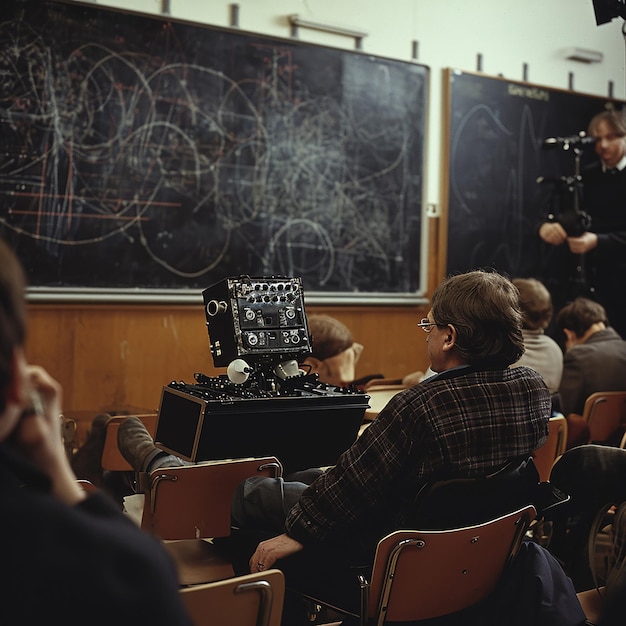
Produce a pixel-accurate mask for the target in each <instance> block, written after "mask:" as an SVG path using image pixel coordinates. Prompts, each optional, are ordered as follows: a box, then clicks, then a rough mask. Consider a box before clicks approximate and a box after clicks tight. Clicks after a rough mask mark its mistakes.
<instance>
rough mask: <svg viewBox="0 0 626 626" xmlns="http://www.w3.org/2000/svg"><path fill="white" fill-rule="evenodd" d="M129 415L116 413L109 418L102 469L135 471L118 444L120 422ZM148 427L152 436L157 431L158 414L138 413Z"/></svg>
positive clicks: (103, 449)
mask: <svg viewBox="0 0 626 626" xmlns="http://www.w3.org/2000/svg"><path fill="white" fill-rule="evenodd" d="M127 417H128V415H114V416H113V417H111V419H109V421H108V422H107V425H106V434H105V438H104V447H103V448H102V461H101V464H102V469H103V470H109V471H112V472H132V471H134V470H133V468H132V467H131V465H130V463H128V461H127V460H126V459H125V458H124V457H123V456H122V453H121V452H120V449H119V448H118V446H117V431H118V429H119V427H120V424H121V423H122V422H123V421H124V420H125V419H126V418H127ZM135 417H138V418H139V419H140V420H141V421H142V422H143V423H144V426H145V427H146V429H147V431H148V432H149V433H150V435H151V436H152V437H154V433H155V431H156V422H157V414H156V413H146V414H145V415H136V416H135Z"/></svg>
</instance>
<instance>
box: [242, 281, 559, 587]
mask: <svg viewBox="0 0 626 626" xmlns="http://www.w3.org/2000/svg"><path fill="white" fill-rule="evenodd" d="M418 326H419V327H420V328H421V329H422V330H423V331H425V333H426V335H425V339H426V342H427V345H428V354H429V357H430V361H431V366H432V369H433V370H434V371H435V372H436V375H435V376H432V377H430V378H428V379H427V380H424V381H422V382H421V383H419V384H417V385H415V386H414V387H411V388H409V389H406V390H404V391H401V392H400V393H398V394H397V395H396V396H394V397H393V398H392V399H391V400H390V401H389V403H388V404H387V406H386V407H385V408H383V410H382V411H381V412H380V413H379V415H378V417H377V418H376V419H375V420H374V421H373V422H372V424H371V425H370V426H369V428H368V429H366V430H365V431H364V432H363V434H362V435H361V436H360V437H359V439H358V440H357V441H356V442H355V443H354V444H353V445H352V447H350V448H349V449H348V450H347V451H346V452H345V453H344V454H343V455H342V456H341V457H340V458H339V460H338V462H337V464H336V465H335V466H333V467H332V468H330V469H328V470H327V471H326V472H324V473H323V474H322V475H321V476H319V477H318V478H317V479H316V480H315V481H314V482H313V483H312V484H311V485H310V486H308V487H307V486H306V485H300V486H298V485H293V484H288V483H284V482H282V481H281V480H280V479H260V480H257V479H252V480H249V481H246V482H244V483H243V485H242V486H241V489H240V492H239V494H238V496H237V497H236V499H235V500H234V502H233V519H234V522H235V524H236V525H237V526H239V527H240V528H244V529H251V528H255V527H256V528H259V527H261V528H262V529H263V530H264V531H265V532H266V535H265V536H271V535H272V534H275V535H276V536H274V537H272V538H270V539H267V540H265V541H261V542H260V543H259V544H258V545H257V546H256V548H251V549H250V552H248V554H250V553H251V552H253V553H252V556H251V557H250V558H249V560H248V561H247V563H246V566H247V567H249V570H250V571H252V572H255V571H260V570H264V569H268V568H271V567H280V568H282V569H283V570H284V571H285V573H286V576H287V584H288V586H289V585H290V583H291V582H293V583H294V584H295V585H296V586H297V587H299V588H302V585H307V584H322V585H326V586H328V587H331V588H329V589H326V590H325V591H324V592H322V593H326V592H328V593H331V594H332V593H339V594H340V593H341V591H339V590H340V589H341V585H340V584H339V583H336V580H335V579H333V582H332V583H330V584H328V581H329V580H330V579H329V572H330V571H331V570H333V568H334V566H337V569H334V570H333V571H336V572H339V571H340V570H341V567H340V565H338V564H341V563H343V564H344V565H345V564H346V562H354V561H355V560H357V561H358V562H365V563H367V562H369V563H371V560H372V557H373V554H374V550H375V546H376V543H377V541H378V540H379V539H381V538H382V537H383V536H384V535H385V534H387V533H388V532H390V531H392V530H395V529H398V528H403V527H405V525H406V524H410V515H411V510H412V503H413V500H414V498H415V496H416V494H417V493H418V491H419V489H420V487H421V486H423V485H424V484H425V483H427V482H428V481H431V480H433V479H434V478H437V479H441V478H447V477H453V476H463V477H481V476H486V475H489V474H491V473H493V472H494V471H496V470H498V469H499V468H501V467H503V466H504V465H505V464H507V462H510V461H511V460H513V459H517V458H519V457H523V456H528V455H530V454H531V453H532V451H533V450H535V449H537V448H538V447H539V446H540V445H541V444H542V443H543V442H544V441H545V439H546V436H547V432H548V420H549V417H550V413H551V399H550V392H549V391H548V389H547V387H546V385H545V383H544V382H543V379H542V378H541V376H540V375H539V374H537V373H536V372H535V371H533V370H531V369H530V368H527V367H517V368H509V365H511V364H512V363H515V362H516V361H517V360H518V359H519V357H520V356H521V354H522V353H523V351H524V343H523V337H522V312H521V310H520V307H519V301H518V291H517V289H516V288H515V286H514V285H513V284H512V283H511V282H510V281H509V280H508V279H506V278H504V277H503V276H501V275H499V274H497V273H492V272H483V271H474V272H469V273H466V274H461V275H457V276H453V277H451V278H448V279H446V280H444V281H443V282H442V284H441V285H440V286H439V287H438V288H437V289H436V290H435V292H434V293H433V296H432V308H431V310H430V311H429V313H428V317H426V318H424V319H422V320H421V321H420V322H419V323H418ZM272 488H273V489H274V490H275V492H276V494H275V495H276V497H275V498H274V499H273V500H272V499H271V498H266V496H267V494H268V490H269V491H271V489H272ZM270 502H272V503H273V504H274V505H275V504H276V503H277V502H278V506H277V507H275V508H274V509H273V510H272V509H271V507H269V503H270ZM266 504H267V505H268V508H264V507H265V505H266ZM272 531H273V532H272ZM368 559H369V560H368ZM332 564H334V565H332ZM316 565H319V566H320V567H321V569H320V570H319V576H315V572H316ZM246 569H247V568H246ZM303 581H304V582H303ZM312 581H313V582H312Z"/></svg>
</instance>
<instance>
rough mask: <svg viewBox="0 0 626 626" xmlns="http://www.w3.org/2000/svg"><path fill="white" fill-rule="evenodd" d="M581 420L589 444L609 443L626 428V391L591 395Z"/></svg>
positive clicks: (602, 392) (601, 392) (599, 392)
mask: <svg viewBox="0 0 626 626" xmlns="http://www.w3.org/2000/svg"><path fill="white" fill-rule="evenodd" d="M583 419H584V420H585V421H586V422H587V425H588V427H589V433H590V441H591V442H605V441H609V440H610V439H611V437H614V436H615V435H616V433H618V432H620V430H621V429H623V428H624V426H626V391H598V392H596V393H592V394H591V395H590V396H589V397H588V398H587V400H586V401H585V407H584V409H583ZM616 445H617V443H616Z"/></svg>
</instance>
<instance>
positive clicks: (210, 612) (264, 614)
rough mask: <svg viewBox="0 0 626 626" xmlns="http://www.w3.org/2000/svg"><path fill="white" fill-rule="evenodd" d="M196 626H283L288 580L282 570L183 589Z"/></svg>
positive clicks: (183, 597)
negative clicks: (286, 581)
mask: <svg viewBox="0 0 626 626" xmlns="http://www.w3.org/2000/svg"><path fill="white" fill-rule="evenodd" d="M180 593H181V597H182V599H183V603H184V604H185V606H186V607H187V611H188V613H189V616H190V617H191V620H192V622H193V624H194V626H215V624H219V626H280V620H281V617H282V610H283V602H284V597H285V578H284V576H283V573H282V572H281V571H280V570H278V569H271V570H268V571H267V572H258V573H255V574H247V575H246V576H236V577H234V578H229V579H227V580H220V581H216V582H212V583H206V584H203V585H194V586H193V587H186V588H184V589H181V590H180Z"/></svg>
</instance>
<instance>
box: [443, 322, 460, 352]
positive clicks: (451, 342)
mask: <svg viewBox="0 0 626 626" xmlns="http://www.w3.org/2000/svg"><path fill="white" fill-rule="evenodd" d="M446 330H447V333H448V334H447V335H446V337H445V340H444V344H443V349H444V350H452V348H454V346H455V344H456V336H457V335H456V328H455V327H454V326H453V325H452V324H448V326H447V327H446Z"/></svg>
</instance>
